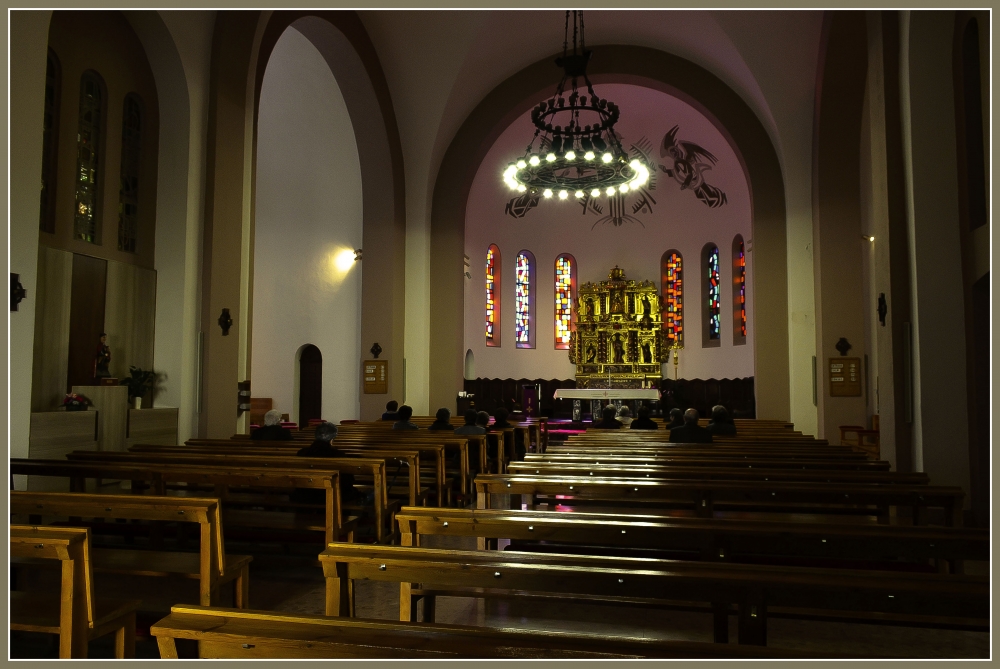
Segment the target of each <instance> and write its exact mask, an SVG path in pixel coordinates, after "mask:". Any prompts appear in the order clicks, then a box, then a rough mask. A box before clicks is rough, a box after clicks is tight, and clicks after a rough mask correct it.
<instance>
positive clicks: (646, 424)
mask: <svg viewBox="0 0 1000 669" xmlns="http://www.w3.org/2000/svg"><path fill="white" fill-rule="evenodd" d="M638 414H639V417H638V418H636V419H635V420H634V421H632V424H631V425H629V426H628V428H629V429H630V430H655V429H656V423H655V422H653V419H652V418H650V417H649V407H646V406H642V407H639V411H638Z"/></svg>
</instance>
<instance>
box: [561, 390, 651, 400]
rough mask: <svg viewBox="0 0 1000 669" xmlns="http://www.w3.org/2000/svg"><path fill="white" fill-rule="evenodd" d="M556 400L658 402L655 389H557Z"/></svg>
mask: <svg viewBox="0 0 1000 669" xmlns="http://www.w3.org/2000/svg"><path fill="white" fill-rule="evenodd" d="M554 397H555V399H557V400H658V399H660V391H659V390H657V389H656V388H559V389H558V390H556V392H555V395H554Z"/></svg>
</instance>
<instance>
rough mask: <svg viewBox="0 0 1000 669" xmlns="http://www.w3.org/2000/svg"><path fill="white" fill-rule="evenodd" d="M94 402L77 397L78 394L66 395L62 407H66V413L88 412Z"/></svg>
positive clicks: (81, 396)
mask: <svg viewBox="0 0 1000 669" xmlns="http://www.w3.org/2000/svg"><path fill="white" fill-rule="evenodd" d="M91 404H92V402H91V401H90V400H89V399H87V398H86V397H84V396H83V395H77V394H76V393H66V397H64V398H63V402H62V405H63V406H64V407H66V411H86V410H87V407H89V406H90V405H91Z"/></svg>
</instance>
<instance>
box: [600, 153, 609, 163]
mask: <svg viewBox="0 0 1000 669" xmlns="http://www.w3.org/2000/svg"><path fill="white" fill-rule="evenodd" d="M601 160H602V161H603V162H605V163H610V162H611V154H610V153H605V154H604V155H603V156H601Z"/></svg>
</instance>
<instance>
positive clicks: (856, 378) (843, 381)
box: [828, 358, 861, 397]
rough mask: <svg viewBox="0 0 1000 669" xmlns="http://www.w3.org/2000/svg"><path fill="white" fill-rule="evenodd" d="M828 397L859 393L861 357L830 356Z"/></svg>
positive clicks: (853, 395) (856, 395)
mask: <svg viewBox="0 0 1000 669" xmlns="http://www.w3.org/2000/svg"><path fill="white" fill-rule="evenodd" d="M828 372H829V379H830V397H859V396H860V395H861V358H830V361H829V369H828Z"/></svg>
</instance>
